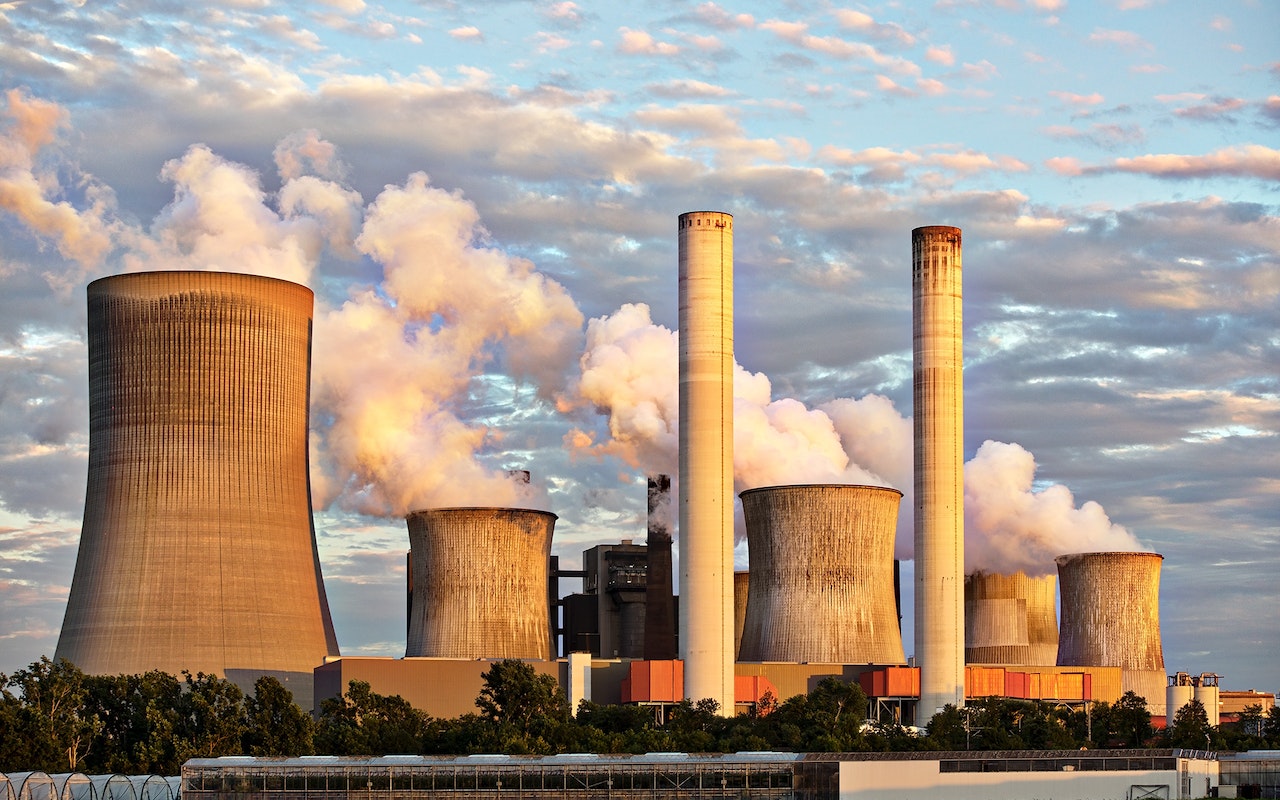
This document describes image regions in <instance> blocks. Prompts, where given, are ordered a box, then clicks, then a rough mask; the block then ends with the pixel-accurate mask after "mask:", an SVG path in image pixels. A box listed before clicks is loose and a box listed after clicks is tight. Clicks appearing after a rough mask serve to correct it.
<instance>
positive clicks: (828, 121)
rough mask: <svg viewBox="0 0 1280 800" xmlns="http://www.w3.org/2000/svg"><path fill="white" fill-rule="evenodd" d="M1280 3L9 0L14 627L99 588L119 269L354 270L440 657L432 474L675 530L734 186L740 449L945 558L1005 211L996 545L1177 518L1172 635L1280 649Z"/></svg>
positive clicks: (1188, 641)
mask: <svg viewBox="0 0 1280 800" xmlns="http://www.w3.org/2000/svg"><path fill="white" fill-rule="evenodd" d="M1277 30H1280V5H1277V4H1275V3H1271V2H1265V1H1264V0H1256V1H1253V2H1251V1H1248V0H1240V1H1237V0H1223V2H1218V3H1213V4H1203V3H1192V2H1177V1H1176V0H1165V1H1162V0H1094V1H1093V2H1086V0H1026V1H1024V0H938V2H934V3H903V2H885V3H879V2H871V3H860V2H849V3H843V4H840V3H837V4H832V3H825V2H809V3H797V2H747V3H739V4H734V3H729V2H720V3H717V2H705V3H697V2H693V3H675V2H665V1H664V0H654V2H649V3H644V4H631V3H626V4H621V3H597V2H588V1H587V0H582V1H581V2H515V1H511V2H503V1H496V0H495V2H487V3H457V2H450V1H449V0H418V2H382V3H380V2H366V0H322V1H321V2H314V3H308V4H282V3H277V2H272V0H229V1H226V2H219V3H212V4H203V3H170V2H159V0H137V1H135V2H128V3H111V2H94V3H84V2H80V3H75V2H54V1H53V0H0V92H3V95H2V96H0V276H2V279H3V288H4V291H3V292H0V671H3V672H12V671H13V670H15V669H19V668H22V667H24V666H26V665H27V664H29V663H30V662H32V661H34V660H36V659H38V658H39V657H40V656H41V655H52V654H53V651H54V648H55V645H56V641H57V636H58V630H59V627H60V625H61V622H62V616H63V613H64V610H65V606H66V598H67V594H68V591H69V585H70V581H71V575H72V570H73V568H74V563H75V555H76V547H77V543H78V534H79V527H80V522H81V515H82V513H83V502H84V486H85V469H86V463H87V450H88V409H87V395H88V390H87V353H86V330H85V329H86V314H85V285H86V284H87V283H88V282H89V281H91V280H94V279H97V278H100V277H104V276H108V275H113V274H118V273H121V272H127V271H136V270H144V269H218V270H228V271H239V272H250V273H256V274H265V275H273V276H276V277H282V278H287V279H290V280H295V281H298V282H301V283H305V284H306V285H308V286H310V287H311V288H312V289H314V290H315V292H316V312H315V330H314V359H313V373H312V395H313V396H312V409H311V421H312V433H311V456H312V464H311V470H312V479H313V504H314V506H315V510H316V529H317V539H318V544H319V553H320V558H321V562H322V567H323V571H324V575H325V581H326V587H327V589H328V595H329V600H330V604H331V607H332V610H333V616H334V621H335V625H336V628H337V635H338V641H339V644H340V646H341V649H342V652H343V654H345V655H389V656H399V655H403V652H404V628H405V620H404V605H405V604H404V584H405V569H404V563H405V551H406V550H407V547H408V536H407V531H406V528H405V525H404V521H403V515H404V514H405V513H406V512H407V511H408V510H411V509H413V508H422V507H428V506H448V505H504V504H517V505H528V506H533V507H539V508H545V509H547V510H550V511H553V512H555V513H556V514H557V515H559V520H558V522H557V525H556V532H555V544H554V551H555V553H556V554H558V555H560V556H561V558H562V562H563V563H564V564H565V565H567V566H572V565H574V564H577V563H579V562H580V557H581V552H582V550H584V549H586V548H588V547H591V546H593V545H595V544H600V543H606V542H616V541H619V540H620V539H622V538H632V539H636V540H642V539H643V538H644V529H645V528H644V526H645V519H644V518H645V476H646V474H647V473H649V472H657V471H674V469H675V463H676V453H675V442H676V441H677V438H676V437H677V430H678V428H677V419H676V397H677V395H676V392H677V378H676V364H675V353H676V343H677V334H676V317H677V282H676V220H677V217H678V215H679V214H680V213H682V212H685V211H693V210H718V211H726V212H729V213H731V214H733V215H734V248H735V354H736V358H737V362H738V365H739V369H738V371H737V375H736V378H735V395H736V400H735V423H736V429H735V486H736V488H737V490H739V491H741V490H743V489H747V488H754V487H758V486H769V485H778V484H786V483H805V482H833V483H873V484H878V485H890V486H894V487H895V488H898V489H900V490H903V491H904V492H905V493H906V498H905V499H904V502H903V505H902V509H901V511H900V514H899V530H898V547H897V552H898V555H899V556H900V557H902V558H904V559H909V558H910V555H911V534H910V532H911V514H912V508H913V506H912V497H911V485H910V484H911V413H912V409H911V274H910V253H911V249H910V242H911V230H912V229H913V228H915V227H918V226H921V225H953V226H956V227H959V228H961V229H962V230H963V232H964V262H963V263H964V332H965V370H964V373H965V378H964V380H965V410H966V416H965V458H966V462H967V463H966V467H965V494H966V560H967V567H968V568H970V569H979V568H980V569H989V570H1015V569H1023V570H1026V571H1028V572H1030V573H1033V574H1043V573H1049V572H1053V571H1054V569H1055V567H1054V564H1053V558H1054V557H1055V556H1057V555H1061V554H1065V553H1070V552H1081V551H1089V550H1151V551H1155V552H1158V553H1160V554H1162V555H1163V556H1164V562H1163V571H1162V578H1161V595H1160V598H1161V606H1160V618H1161V629H1162V630H1161V633H1162V638H1163V642H1164V653H1165V663H1166V667H1167V669H1168V671H1169V672H1171V673H1172V672H1174V671H1178V670H1181V671H1187V672H1191V673H1200V672H1206V671H1208V672H1216V673H1220V674H1221V675H1223V676H1224V678H1223V681H1222V684H1223V686H1224V688H1233V689H1245V688H1256V689H1259V690H1264V691H1276V690H1280V631H1278V630H1277V627H1278V626H1277V621H1278V619H1280V613H1278V612H1277V609H1280V581H1277V580H1276V575H1277V565H1278V564H1280V559H1278V558H1277V555H1276V554H1277V552H1280V502H1277V498H1278V497H1280V457H1278V453H1280V439H1278V438H1277V437H1278V436H1280V333H1278V331H1280V216H1278V214H1280V149H1277V146H1278V143H1280V40H1277V37H1276V31H1277ZM512 469H527V470H529V471H530V473H531V475H532V480H531V482H530V484H529V488H528V490H522V489H521V488H520V487H519V486H517V485H515V484H513V483H512V482H511V481H509V480H507V479H506V477H505V475H506V471H507V470H512ZM740 516H741V511H740V506H739V517H740ZM739 536H740V537H741V520H740V519H739ZM735 552H736V557H737V562H738V567H739V568H743V569H745V568H746V566H747V563H748V559H749V554H748V552H747V548H746V545H745V541H741V540H740V541H739V543H738V547H737V549H736V551H735ZM910 576H911V562H910V561H909V560H907V561H905V562H904V578H905V580H904V585H910V582H909V581H910ZM906 600H907V601H908V602H907V607H906V608H905V609H904V611H905V614H904V624H905V628H906V629H905V631H904V644H905V646H906V650H907V652H908V654H910V653H911V652H912V651H913V649H914V648H913V643H912V631H911V621H912V616H911V609H910V603H909V601H910V598H909V596H908V597H907V598H906Z"/></svg>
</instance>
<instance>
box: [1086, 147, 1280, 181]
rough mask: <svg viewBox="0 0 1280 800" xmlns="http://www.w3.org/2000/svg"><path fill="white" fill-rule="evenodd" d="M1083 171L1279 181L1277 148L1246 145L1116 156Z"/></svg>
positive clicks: (1279, 152) (1178, 177) (1279, 159)
mask: <svg viewBox="0 0 1280 800" xmlns="http://www.w3.org/2000/svg"><path fill="white" fill-rule="evenodd" d="M1085 172H1086V173H1088V172H1094V173H1104V172H1131V173H1135V174H1139V175H1151V176H1152V177H1156V178H1170V179H1181V178H1209V177H1224V176H1231V177H1237V178H1257V179H1259V180H1268V181H1280V150H1276V149H1274V148H1271V147H1267V146H1265V145H1260V144H1248V145H1239V146H1235V147H1224V148H1222V149H1221V150H1215V151H1214V152H1212V153H1206V154H1205V155H1181V154H1175V153H1163V154H1158V155H1145V156H1135V157H1133V158H1117V159H1116V160H1115V161H1114V162H1112V163H1111V164H1110V165H1106V166H1098V167H1090V168H1087V169H1086V170H1085Z"/></svg>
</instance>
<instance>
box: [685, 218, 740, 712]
mask: <svg viewBox="0 0 1280 800" xmlns="http://www.w3.org/2000/svg"><path fill="white" fill-rule="evenodd" d="M679 231H680V234H679V239H680V248H679V250H680V270H679V272H680V293H679V294H680V459H679V461H680V476H679V477H680V653H681V657H682V658H683V659H684V691H685V695H686V696H687V697H688V698H690V699H693V700H701V699H703V698H711V699H713V700H715V701H716V702H717V703H719V704H720V713H721V714H724V715H731V714H733V703H734V676H733V655H732V653H733V217H732V216H731V215H729V214H725V213H723V212H719V211H691V212H689V213H686V214H681V215H680V228H679Z"/></svg>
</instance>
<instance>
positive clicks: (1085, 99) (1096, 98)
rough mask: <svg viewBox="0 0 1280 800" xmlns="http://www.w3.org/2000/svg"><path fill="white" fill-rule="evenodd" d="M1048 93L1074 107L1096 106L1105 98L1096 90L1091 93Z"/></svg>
mask: <svg viewBox="0 0 1280 800" xmlns="http://www.w3.org/2000/svg"><path fill="white" fill-rule="evenodd" d="M1049 94H1050V95H1051V96H1053V97H1056V98H1058V99H1059V100H1061V101H1062V102H1063V103H1066V104H1067V105H1069V106H1075V107H1076V108H1088V107H1090V106H1096V105H1099V104H1101V103H1102V102H1103V100H1105V99H1106V98H1104V97H1103V96H1102V95H1101V94H1099V93H1098V92H1093V93H1091V94H1076V93H1075V92H1054V91H1051V92H1049Z"/></svg>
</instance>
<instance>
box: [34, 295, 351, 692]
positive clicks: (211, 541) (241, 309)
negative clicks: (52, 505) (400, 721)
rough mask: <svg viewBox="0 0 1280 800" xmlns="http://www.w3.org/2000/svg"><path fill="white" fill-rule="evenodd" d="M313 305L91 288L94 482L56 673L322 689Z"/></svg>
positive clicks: (325, 649)
mask: <svg viewBox="0 0 1280 800" xmlns="http://www.w3.org/2000/svg"><path fill="white" fill-rule="evenodd" d="M312 302H313V300H312V293H311V290H310V289H307V288H306V287H304V286H299V285H297V284H294V283H289V282H287V281H282V280H277V279H274V278H264V277H259V276H254V275H241V274H227V273H218V272H139V273H132V274H128V275H116V276H113V277H109V278H102V279H101V280H96V281H94V282H92V283H90V284H89V287H88V314H89V471H88V483H87V488H86V492H85V508H84V526H83V527H82V529H81V534H80V552H79V555H78V556H77V559H76V569H75V577H74V578H73V579H72V582H71V595H70V597H69V598H68V601H67V613H66V618H65V620H64V621H63V624H62V634H61V636H60V637H59V639H58V647H57V650H56V651H55V657H56V658H66V659H68V660H70V661H72V662H74V663H75V664H76V665H77V666H79V667H80V668H81V669H83V670H84V671H85V672H88V673H90V674H97V675H116V674H122V673H123V674H137V673H142V672H147V671H149V670H163V671H165V672H168V673H171V674H175V675H176V674H181V673H182V671H183V670H189V671H190V672H192V673H197V672H204V673H207V674H212V675H218V676H222V677H228V678H231V679H233V680H235V681H236V682H238V683H241V684H245V683H252V680H254V679H256V675H260V674H264V673H272V674H277V675H279V674H281V673H285V674H287V677H288V679H289V680H290V681H297V682H301V683H302V684H306V685H310V682H311V671H312V669H313V668H314V667H315V666H317V665H318V664H320V663H322V662H323V661H324V659H325V657H326V656H336V655H338V643H337V639H336V638H335V637H334V633H333V622H332V621H331V619H330V616H329V604H328V601H327V600H326V599H325V593H324V582H323V580H322V578H321V575H320V561H319V558H318V557H317V555H316V543H315V533H314V529H313V528H312V521H311V493H310V485H309V478H308V472H307V468H308V465H307V421H308V411H309V409H308V403H307V401H308V391H309V386H310V360H311V311H312ZM229 673H230V674H229ZM297 688H298V687H296V686H295V689H297Z"/></svg>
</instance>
